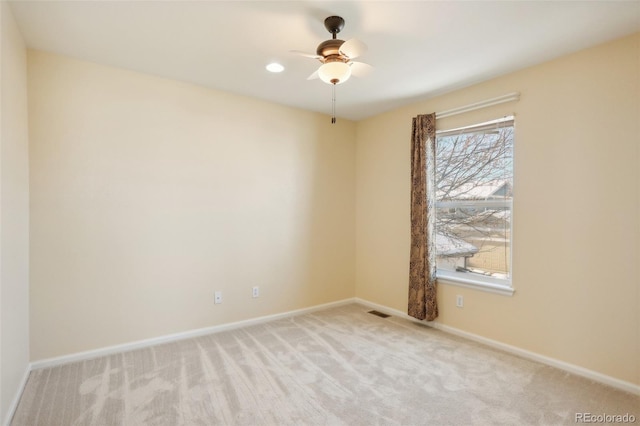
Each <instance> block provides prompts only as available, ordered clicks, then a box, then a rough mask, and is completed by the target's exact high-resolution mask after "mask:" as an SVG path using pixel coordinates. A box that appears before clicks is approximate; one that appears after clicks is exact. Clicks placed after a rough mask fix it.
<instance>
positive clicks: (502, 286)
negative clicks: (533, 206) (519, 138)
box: [434, 115, 516, 296]
mask: <svg viewBox="0 0 640 426" xmlns="http://www.w3.org/2000/svg"><path fill="white" fill-rule="evenodd" d="M505 124H506V125H505ZM496 127H512V128H513V147H512V158H513V163H512V167H513V174H512V178H511V184H512V188H513V187H514V186H515V185H514V180H515V128H516V126H515V116H513V115H511V116H505V117H503V118H500V119H496V120H492V121H487V122H483V123H478V124H474V125H469V126H464V127H458V128H455V129H447V130H438V131H436V159H437V153H438V151H437V150H438V138H440V137H446V136H450V135H455V134H461V133H478V132H483V131H487V130H495V129H496ZM436 161H437V160H436ZM437 184H438V183H437V182H436V187H437ZM514 198H515V197H514V196H512V197H511V200H476V202H475V203H474V202H473V201H469V202H468V204H470V205H474V206H477V205H483V206H485V207H491V206H494V205H495V206H497V205H500V206H503V207H509V212H510V213H509V214H510V220H509V278H495V277H488V276H483V275H480V274H474V273H472V272H471V273H470V272H457V271H451V270H444V269H438V268H437V267H436V279H437V281H438V283H442V284H449V285H454V286H458V287H465V288H472V289H477V290H483V291H487V292H490V293H496V294H501V295H506V296H511V295H513V293H514V292H515V290H514V288H513V199H514ZM463 203H464V201H463V200H460V201H442V202H438V201H436V202H435V203H434V207H435V208H436V217H437V214H438V213H437V212H438V209H439V208H447V207H454V206H453V205H454V204H456V206H455V207H457V205H458V204H463ZM436 232H437V219H436ZM436 256H438V253H436Z"/></svg>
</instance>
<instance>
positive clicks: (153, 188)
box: [28, 51, 356, 360]
mask: <svg viewBox="0 0 640 426" xmlns="http://www.w3.org/2000/svg"><path fill="white" fill-rule="evenodd" d="M28 63H29V114H30V129H29V130H30V149H31V153H30V154H31V238H32V240H31V241H32V244H31V280H32V281H31V309H32V316H31V345H32V346H31V347H32V356H31V359H32V360H41V359H45V358H49V357H55V356H60V355H66V354H70V353H75V352H79V351H85V350H91V349H96V348H102V347H105V346H109V345H115V344H122V343H127V342H132V341H137V340H140V339H146V338H152V337H156V336H162V335H166V334H170V333H177V332H181V331H187V330H192V329H197V328H201V327H207V326H212V325H216V324H221V323H227V322H232V321H238V320H243V319H247V318H254V317H258V316H262V315H268V314H274V313H280V312H283V311H289V310H293V309H297V308H303V307H308V306H312V305H317V304H321V303H325V302H332V301H336V300H340V299H344V298H350V297H353V296H354V283H355V229H354V221H355V167H354V165H355V128H356V127H355V124H354V123H352V122H349V121H347V120H340V121H339V122H338V123H337V124H336V125H331V123H330V119H329V117H327V116H324V115H320V114H316V113H310V112H304V111H300V110H295V109H290V108H286V107H281V106H276V105H274V104H270V103H266V102H262V101H258V100H253V99H249V98H244V97H239V96H234V95H230V94H226V93H222V92H217V91H214V90H207V89H204V88H201V87H197V86H193V85H189V84H185V83H179V82H176V81H171V80H165V79H161V78H156V77H152V76H149V75H144V74H138V73H134V72H129V71H125V70H119V69H115V68H109V67H105V66H100V65H95V64H91V63H87V62H82V61H77V60H73V59H70V58H67V57H63V56H57V55H53V54H48V53H43V52H37V51H30V52H29V62H28ZM256 285H257V286H260V297H259V298H257V299H252V298H251V288H252V286H256ZM215 290H220V291H222V292H223V297H224V301H223V303H222V304H220V305H214V303H213V302H214V291H215Z"/></svg>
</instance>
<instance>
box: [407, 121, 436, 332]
mask: <svg viewBox="0 0 640 426" xmlns="http://www.w3.org/2000/svg"><path fill="white" fill-rule="evenodd" d="M435 166H436V114H435V113H433V114H425V115H419V116H417V117H415V118H414V119H413V131H412V135H411V257H410V263H409V308H408V313H409V315H411V316H412V317H414V318H418V319H421V320H423V319H426V320H427V321H433V320H434V319H436V317H437V316H438V305H437V304H436V249H435V236H436V233H435V226H436V222H435V220H436V217H435V216H436V215H435Z"/></svg>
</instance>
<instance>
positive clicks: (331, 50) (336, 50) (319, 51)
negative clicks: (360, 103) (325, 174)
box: [292, 16, 373, 123]
mask: <svg viewBox="0 0 640 426" xmlns="http://www.w3.org/2000/svg"><path fill="white" fill-rule="evenodd" d="M324 27H325V28H326V29H327V31H329V32H330V33H331V36H332V37H331V39H329V40H325V41H323V42H322V43H320V44H319V45H318V47H317V48H316V54H315V55H314V54H311V53H305V52H300V51H297V50H293V51H292V52H294V53H297V54H299V55H302V56H306V57H309V58H313V59H317V60H319V61H320V62H321V63H322V65H320V67H319V68H318V69H317V70H316V71H315V72H314V73H313V74H311V75H310V76H309V77H308V78H307V80H314V79H317V78H319V79H320V80H322V81H324V82H325V83H328V84H331V85H333V89H334V96H333V99H332V101H333V111H332V112H333V116H332V117H331V122H332V123H335V122H336V117H335V86H336V84H341V83H344V82H345V81H347V80H348V79H349V77H351V75H353V76H356V77H364V76H365V75H367V74H368V73H369V72H371V70H372V69H373V67H372V66H371V65H368V64H365V63H363V62H356V61H354V60H353V59H355V58H357V57H358V56H361V55H363V54H364V53H365V52H366V51H367V46H366V45H365V44H364V43H363V42H361V41H360V40H357V39H355V38H352V39H350V40H347V41H344V40H340V39H339V38H337V34H338V33H339V32H340V31H341V30H342V29H343V28H344V19H343V18H341V17H340V16H329V17H328V18H326V19H325V20H324Z"/></svg>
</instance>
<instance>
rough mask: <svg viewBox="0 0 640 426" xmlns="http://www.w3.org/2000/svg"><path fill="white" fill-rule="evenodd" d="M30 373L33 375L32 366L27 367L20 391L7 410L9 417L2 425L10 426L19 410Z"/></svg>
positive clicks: (19, 386) (17, 390)
mask: <svg viewBox="0 0 640 426" xmlns="http://www.w3.org/2000/svg"><path fill="white" fill-rule="evenodd" d="M29 373H31V365H27V368H26V369H25V371H24V374H23V375H22V380H20V383H19V384H18V389H16V393H15V395H14V396H13V400H12V401H11V405H10V406H9V409H8V410H7V415H6V416H5V418H4V422H3V423H2V424H3V425H5V426H9V425H10V424H11V420H12V419H13V415H14V414H15V412H16V410H17V409H18V404H19V403H20V398H21V397H22V392H23V391H24V388H25V386H26V385H27V380H29Z"/></svg>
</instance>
